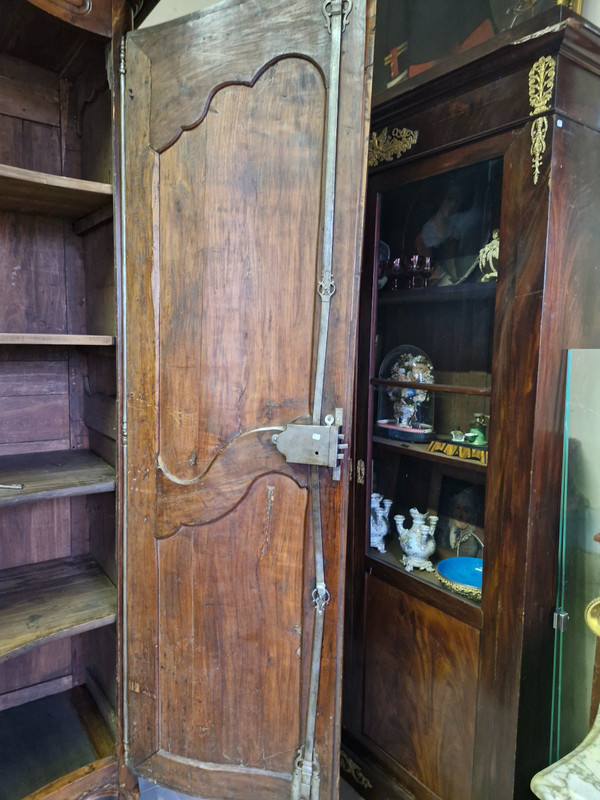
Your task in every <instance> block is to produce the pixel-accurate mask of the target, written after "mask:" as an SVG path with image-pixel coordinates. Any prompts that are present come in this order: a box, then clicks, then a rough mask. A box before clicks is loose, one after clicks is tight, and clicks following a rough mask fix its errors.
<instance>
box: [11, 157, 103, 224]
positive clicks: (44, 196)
mask: <svg viewBox="0 0 600 800" xmlns="http://www.w3.org/2000/svg"><path fill="white" fill-rule="evenodd" d="M111 197H112V186H111V185H110V184H109V183H96V182H94V181H83V180H79V179H77V178H63V177H61V176H60V175H47V174H45V173H43V172H35V171H33V170H26V169H20V168H19V167H10V166H6V165H5V164H0V209H2V210H4V211H19V212H22V213H29V214H43V215H47V216H50V217H72V218H77V217H82V216H84V215H85V214H90V213H91V212H92V211H96V210H97V209H99V208H101V207H102V206H104V205H106V203H107V202H108V200H109V199H110V198H111Z"/></svg>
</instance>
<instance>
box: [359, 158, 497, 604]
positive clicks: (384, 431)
mask: <svg viewBox="0 0 600 800" xmlns="http://www.w3.org/2000/svg"><path fill="white" fill-rule="evenodd" d="M501 187H502V160H501V159H494V160H490V161H486V162H483V163H478V164H475V165H470V166H467V167H464V168H461V169H457V170H453V171H450V172H446V173H443V174H439V175H435V176H432V177H430V178H426V179H423V180H419V181H416V182H411V183H405V184H401V185H396V186H395V188H394V189H392V190H390V191H387V192H383V193H381V194H380V195H379V229H378V230H379V242H378V253H377V255H376V258H377V261H378V263H377V270H376V272H377V276H376V282H377V287H376V294H377V308H376V336H375V341H374V347H373V355H372V368H371V386H372V391H373V394H372V398H373V402H372V430H373V440H372V441H373V446H372V454H373V459H372V474H371V476H370V477H371V527H370V541H369V545H370V550H369V552H370V554H371V555H372V556H373V557H374V558H377V559H380V560H381V559H382V560H385V561H386V562H387V563H389V564H392V565H394V566H396V567H397V568H399V569H402V570H405V571H407V572H409V573H411V574H413V575H418V576H419V577H422V578H425V579H426V580H428V581H430V582H433V583H435V585H436V586H439V587H440V588H443V589H444V590H448V591H452V592H454V593H456V594H462V595H463V596H466V597H468V598H469V599H474V600H478V599H479V598H480V594H481V591H480V587H481V580H482V569H483V559H484V552H485V484H486V470H487V462H488V430H489V424H490V396H491V361H492V347H493V321H494V304H495V293H496V281H497V265H498V255H499V247H500V242H499V226H500V196H501ZM457 557H458V560H457ZM450 559H453V561H452V562H450V561H449V560H450ZM442 561H445V562H446V563H443V564H442V563H441V562H442Z"/></svg>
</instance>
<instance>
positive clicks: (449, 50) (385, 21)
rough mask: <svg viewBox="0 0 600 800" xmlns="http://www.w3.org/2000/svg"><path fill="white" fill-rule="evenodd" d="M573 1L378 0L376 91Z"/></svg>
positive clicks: (576, 4)
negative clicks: (414, 0) (554, 7)
mask: <svg viewBox="0 0 600 800" xmlns="http://www.w3.org/2000/svg"><path fill="white" fill-rule="evenodd" d="M561 4H562V5H569V7H574V8H575V9H577V10H579V8H580V6H581V2H578V0H570V1H569V2H566V0H563V2H557V0H518V1H517V0H420V2H413V0H378V1H377V28H376V33H375V68H374V73H373V91H374V92H375V93H377V92H381V91H384V90H385V89H390V88H392V87H393V86H395V85H397V84H398V83H400V82H402V81H403V80H406V79H407V78H411V77H413V76H414V75H418V74H419V73H421V72H424V71H425V70H427V69H429V68H430V67H431V66H433V65H434V64H436V63H437V62H438V61H440V60H442V59H444V58H447V57H448V56H451V55H453V54H455V53H460V52H462V51H465V50H468V49H469V48H471V47H474V46H475V45H477V44H481V43H482V42H485V41H486V40H487V39H490V38H491V37H492V36H494V35H495V34H497V33H500V32H501V31H505V30H508V29H510V28H514V27H515V26H516V25H519V24H520V23H522V22H525V21H526V20H528V19H531V18H532V17H534V16H536V15H537V14H539V13H541V12H542V11H546V10H547V9H548V8H551V7H552V6H554V5H561Z"/></svg>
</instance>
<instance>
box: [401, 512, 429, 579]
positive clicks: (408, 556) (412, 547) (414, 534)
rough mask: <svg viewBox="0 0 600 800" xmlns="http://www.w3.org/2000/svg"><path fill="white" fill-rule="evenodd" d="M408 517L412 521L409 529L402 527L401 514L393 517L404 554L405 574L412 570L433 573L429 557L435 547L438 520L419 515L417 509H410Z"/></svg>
mask: <svg viewBox="0 0 600 800" xmlns="http://www.w3.org/2000/svg"><path fill="white" fill-rule="evenodd" d="M410 516H411V520H412V525H411V527H410V528H405V527H404V517H403V516H402V515H401V514H397V515H396V516H395V517H394V522H395V523H396V529H397V531H398V541H399V542H400V547H401V548H402V552H403V553H404V555H403V556H402V563H403V564H404V566H405V567H406V571H407V572H412V570H413V569H422V570H425V571H426V572H433V571H434V569H435V567H434V566H433V564H432V563H431V561H430V560H429V556H430V555H431V554H432V553H433V552H434V550H435V547H436V542H435V538H434V532H435V527H436V525H437V522H438V518H437V517H435V516H433V514H431V515H429V516H428V515H427V512H424V513H421V512H420V511H419V510H418V509H417V508H411V509H410Z"/></svg>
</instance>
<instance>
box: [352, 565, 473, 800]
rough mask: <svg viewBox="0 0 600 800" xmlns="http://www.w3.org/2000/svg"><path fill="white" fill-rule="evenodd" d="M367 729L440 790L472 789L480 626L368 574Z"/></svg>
mask: <svg viewBox="0 0 600 800" xmlns="http://www.w3.org/2000/svg"><path fill="white" fill-rule="evenodd" d="M366 592H367V595H366V614H367V618H368V620H369V624H368V626H367V634H366V643H365V650H366V652H365V663H366V667H365V695H364V711H363V732H364V735H365V736H366V737H368V739H370V740H371V742H373V744H374V745H376V747H377V748H378V749H380V750H381V751H383V753H385V754H386V755H387V757H388V758H392V759H394V760H395V761H396V762H397V764H398V765H402V767H403V768H404V769H405V770H406V771H407V772H408V773H409V774H410V775H411V776H413V778H416V779H417V780H418V781H420V782H421V783H422V784H424V785H425V786H427V787H429V789H430V790H431V791H432V792H435V794H436V796H437V795H438V794H439V796H440V797H443V798H444V800H464V799H465V798H466V797H470V796H471V794H470V793H471V765H472V757H473V755H472V754H473V747H474V742H475V708H476V699H477V679H478V655H479V631H478V630H476V629H475V628H471V627H470V626H469V625H466V624H465V623H464V622H460V621H459V620H457V619H454V618H453V617H450V616H448V615H447V614H445V613H444V612H442V611H440V610H438V609H435V608H432V607H431V606H429V605H428V604H427V603H424V602H422V601H420V600H417V599H416V598H414V597H411V596H410V595H408V594H406V593H405V592H401V591H398V589H396V588H395V587H392V586H390V585H389V584H386V583H384V582H383V581H381V580H379V579H377V578H374V577H373V576H368V577H367V590H366Z"/></svg>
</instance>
